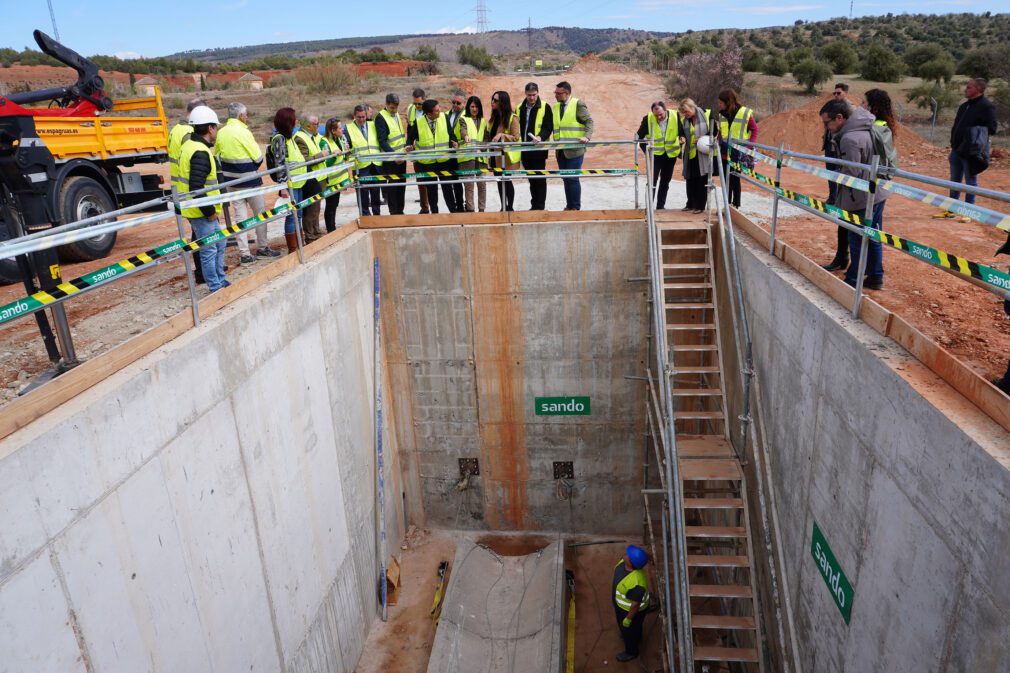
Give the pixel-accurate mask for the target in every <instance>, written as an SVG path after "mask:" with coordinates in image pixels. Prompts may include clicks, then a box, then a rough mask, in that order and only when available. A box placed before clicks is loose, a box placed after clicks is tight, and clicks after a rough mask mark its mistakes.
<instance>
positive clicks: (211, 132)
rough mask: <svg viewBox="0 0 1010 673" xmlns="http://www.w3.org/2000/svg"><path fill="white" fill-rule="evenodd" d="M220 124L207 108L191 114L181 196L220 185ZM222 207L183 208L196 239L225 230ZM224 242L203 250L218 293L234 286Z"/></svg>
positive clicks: (180, 179) (181, 162)
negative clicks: (216, 152) (217, 147)
mask: <svg viewBox="0 0 1010 673" xmlns="http://www.w3.org/2000/svg"><path fill="white" fill-rule="evenodd" d="M219 123H220V122H219V121H218V118H217V113H215V112H214V111H213V110H211V109H210V108H209V107H207V106H206V105H200V106H197V107H195V108H193V111H192V112H190V113H189V125H190V126H192V127H193V131H192V132H191V133H190V135H189V138H188V139H187V140H186V142H184V143H183V144H182V149H181V150H180V151H179V176H178V184H179V194H180V195H185V194H188V193H189V192H196V191H199V190H202V189H204V188H205V187H210V186H212V185H216V184H217V183H218V179H217V175H218V172H217V161H215V159H214V154H213V151H214V140H215V139H216V138H217V127H218V124H219ZM220 193H221V192H220V191H219V190H216V189H213V190H211V191H209V192H207V193H206V195H205V196H217V195H218V194H220ZM221 211H222V207H221V204H220V203H219V204H216V205H213V206H199V207H195V208H183V209H182V216H183V217H185V218H186V219H188V220H189V224H190V226H191V227H193V236H194V238H196V239H197V240H199V239H201V238H204V237H205V236H209V235H211V234H213V233H214V232H215V231H218V230H219V229H221V223H220V219H219V216H220V214H221ZM224 248H225V242H224V240H221V241H218V242H216V243H211V244H209V245H205V246H204V247H202V248H200V250H199V253H198V254H199V255H200V265H201V266H202V267H203V277H204V279H205V280H206V281H207V288H208V289H209V290H210V291H211V292H217V291H218V290H220V289H221V288H222V287H228V286H229V285H231V283H229V282H228V281H227V280H225V277H224Z"/></svg>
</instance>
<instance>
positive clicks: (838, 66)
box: [821, 40, 859, 75]
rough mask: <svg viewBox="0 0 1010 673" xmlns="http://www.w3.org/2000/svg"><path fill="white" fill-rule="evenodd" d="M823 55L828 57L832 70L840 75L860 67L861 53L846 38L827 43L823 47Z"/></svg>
mask: <svg viewBox="0 0 1010 673" xmlns="http://www.w3.org/2000/svg"><path fill="white" fill-rule="evenodd" d="M821 55H822V56H823V57H824V58H825V59H827V61H828V65H830V66H831V71H832V72H834V73H836V74H838V75H847V74H849V73H853V72H856V70H858V69H859V54H857V53H856V50H855V49H853V48H852V45H851V44H849V43H848V42H846V41H844V40H835V41H834V42H829V43H827V44H826V45H824V47H822V48H821Z"/></svg>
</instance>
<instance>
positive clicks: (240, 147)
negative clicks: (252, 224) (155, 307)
mask: <svg viewBox="0 0 1010 673" xmlns="http://www.w3.org/2000/svg"><path fill="white" fill-rule="evenodd" d="M248 122H249V113H248V110H247V109H246V106H245V105H243V104H242V103H238V102H233V103H228V121H226V122H225V123H224V126H222V127H221V128H220V129H219V130H218V132H217V140H216V141H215V142H214V154H216V155H217V158H218V161H220V162H221V178H222V180H221V181H222V182H230V181H231V180H237V179H239V178H241V177H242V176H243V175H249V179H248V180H246V181H245V182H242V183H240V184H237V185H233V186H231V187H229V188H228V191H233V192H235V191H241V190H243V189H249V188H251V187H259V186H260V185H262V184H263V179H262V178H260V176H259V175H257V174H256V173H257V171H259V168H260V166H261V165H262V164H263V152H262V151H261V150H260V146H259V143H257V142H256V138H254V137H253V134H252V131H250V130H249V127H248V126H247V124H248ZM232 206H234V208H235V222H236V223H237V222H242V221H243V220H245V219H247V218H249V217H253V216H255V215H259V214H260V213H262V212H264V211H265V210H266V203H265V202H264V201H263V195H262V194H253V195H252V196H246V197H245V198H242V199H238V200H237V201H232ZM254 231H255V232H256V257H265V258H271V257H280V253H279V252H277V251H276V250H271V249H270V244H269V242H268V240H267V225H266V223H263V224H260V225H257V226H256V228H255V230H254ZM235 238H236V239H237V240H238V249H239V262H240V263H242V264H252V263H253V262H255V261H256V257H253V256H252V254H251V251H250V250H249V232H248V231H243V232H242V233H240V234H237V235H236V236H235Z"/></svg>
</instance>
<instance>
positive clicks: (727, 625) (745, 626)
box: [691, 614, 757, 631]
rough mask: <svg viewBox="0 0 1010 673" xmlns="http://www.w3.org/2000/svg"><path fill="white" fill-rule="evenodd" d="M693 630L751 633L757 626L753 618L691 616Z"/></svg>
mask: <svg viewBox="0 0 1010 673" xmlns="http://www.w3.org/2000/svg"><path fill="white" fill-rule="evenodd" d="M691 628H695V629H731V630H741V631H749V630H754V629H756V628H757V626H756V625H755V623H754V618H753V617H748V616H741V617H737V616H734V615H694V614H692V615H691Z"/></svg>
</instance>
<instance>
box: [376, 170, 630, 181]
mask: <svg viewBox="0 0 1010 673" xmlns="http://www.w3.org/2000/svg"><path fill="white" fill-rule="evenodd" d="M637 172H638V170H637V169H635V168H581V169H576V168H565V169H560V170H507V169H504V168H482V169H473V170H462V171H422V172H419V173H399V174H395V175H362V176H359V178H358V179H359V181H361V182H382V181H384V180H406V179H408V178H436V177H438V178H451V177H457V176H478V175H502V176H505V177H508V176H520V175H545V176H550V175H555V176H557V175H560V176H569V175H634V174H635V173H637Z"/></svg>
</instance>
